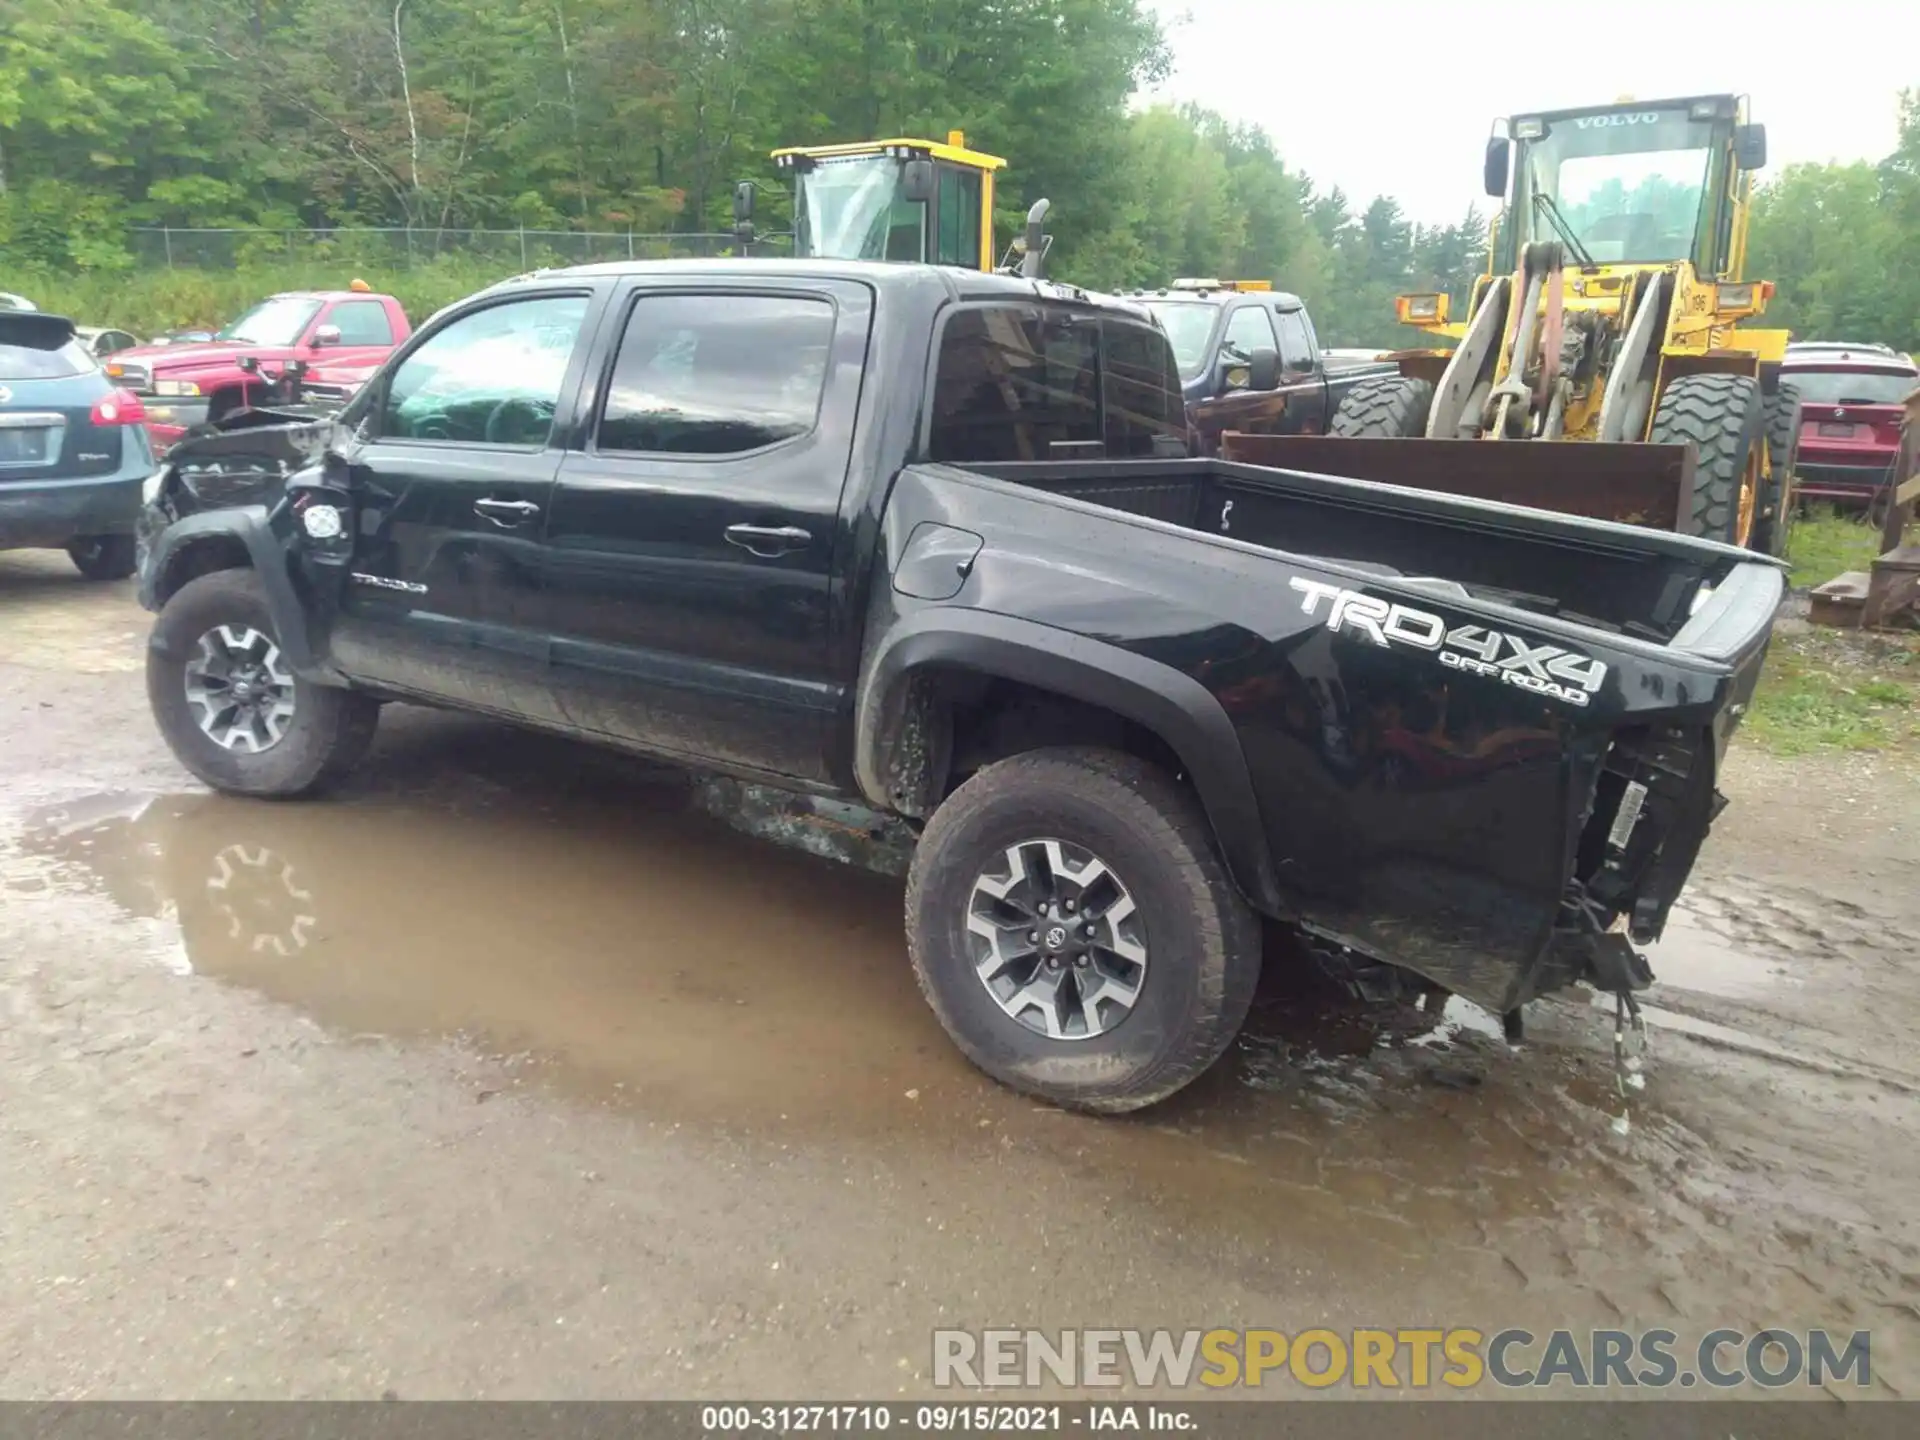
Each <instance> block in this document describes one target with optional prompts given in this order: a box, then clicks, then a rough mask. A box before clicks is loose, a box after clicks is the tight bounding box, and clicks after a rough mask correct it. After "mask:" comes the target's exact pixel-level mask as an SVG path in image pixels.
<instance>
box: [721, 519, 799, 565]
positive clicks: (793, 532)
mask: <svg viewBox="0 0 1920 1440" xmlns="http://www.w3.org/2000/svg"><path fill="white" fill-rule="evenodd" d="M727 543H728V544H731V545H738V546H739V547H740V548H741V549H742V550H745V551H746V552H747V553H748V554H749V555H758V556H760V557H761V558H762V559H763V560H771V559H773V557H774V556H776V555H784V554H786V553H787V552H788V551H789V550H798V549H799V548H800V547H801V546H803V545H810V544H812V543H813V535H812V533H811V532H810V531H806V530H802V529H801V528H800V527H799V526H798V525H729V526H727Z"/></svg>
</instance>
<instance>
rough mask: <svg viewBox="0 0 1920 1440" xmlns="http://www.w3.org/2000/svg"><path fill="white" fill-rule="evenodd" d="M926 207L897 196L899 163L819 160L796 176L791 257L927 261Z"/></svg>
mask: <svg viewBox="0 0 1920 1440" xmlns="http://www.w3.org/2000/svg"><path fill="white" fill-rule="evenodd" d="M926 223H927V207H926V206H925V205H922V204H919V203H917V202H915V201H912V200H907V199H905V198H903V197H902V196H901V194H900V162H899V161H898V160H891V159H888V158H887V157H886V156H884V155H862V156H859V157H857V158H855V159H851V160H822V161H820V162H819V163H818V164H817V165H815V166H814V168H813V169H811V170H809V171H807V172H806V173H804V174H802V175H801V176H800V182H799V189H798V193H797V194H796V196H795V198H794V210H793V228H794V253H795V254H797V255H804V256H817V257H822V258H826V259H831V260H909V261H917V260H922V259H924V258H925V257H926V247H925V243H924V240H923V238H922V232H923V231H924V230H925V228H926Z"/></svg>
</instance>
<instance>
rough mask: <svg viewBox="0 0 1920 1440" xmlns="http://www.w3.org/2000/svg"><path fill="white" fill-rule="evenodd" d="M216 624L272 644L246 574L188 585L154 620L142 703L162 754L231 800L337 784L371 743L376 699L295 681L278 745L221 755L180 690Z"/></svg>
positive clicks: (273, 634) (257, 588) (254, 585)
mask: <svg viewBox="0 0 1920 1440" xmlns="http://www.w3.org/2000/svg"><path fill="white" fill-rule="evenodd" d="M220 625H235V626H248V627H251V628H252V629H254V630H257V631H259V632H260V633H261V634H262V635H265V636H267V637H269V638H270V639H271V640H272V641H273V643H274V644H275V645H279V644H280V643H281V641H280V635H279V632H278V630H277V629H276V627H275V626H274V623H273V612H272V610H271V608H270V607H269V606H268V604H267V597H266V591H265V590H264V589H263V588H262V586H261V584H260V577H259V576H258V575H257V574H255V573H254V572H253V571H252V570H216V571H214V572H213V573H212V574H210V575H202V576H200V577H199V578H198V579H195V580H189V581H188V582H187V583H186V584H185V585H183V586H181V587H180V589H179V590H178V591H177V592H175V594H174V595H173V597H172V598H171V599H170V600H168V601H167V603H166V605H165V607H164V608H163V609H162V610H161V611H160V615H159V618H158V619H156V620H155V621H154V624H153V633H152V635H151V637H150V638H149V639H148V642H147V701H148V703H149V704H150V705H151V706H152V708H153V715H154V719H155V721H156V722H158V724H159V726H160V733H161V735H162V737H163V738H164V739H165V740H166V742H167V745H168V748H170V749H171V750H172V751H173V753H174V755H175V757H176V758H177V759H178V760H179V761H180V763H181V764H182V765H184V766H186V767H187V769H189V770H191V771H192V772H193V773H194V774H195V775H196V776H198V777H199V778H200V779H201V780H202V781H204V782H205V783H206V784H208V785H210V786H212V787H213V788H214V789H215V790H220V791H224V792H226V793H228V794H231V795H252V796H258V797H261V798H267V799H285V798H292V797H294V796H300V795H311V794H315V793H317V792H319V791H321V790H325V789H326V788H328V787H329V786H331V785H334V784H337V783H338V782H339V781H340V780H341V779H342V778H344V777H345V776H346V774H347V773H348V772H349V771H350V770H352V769H353V767H354V765H355V764H357V763H358V762H359V760H360V758H361V757H362V756H363V755H365V754H366V752H367V746H368V745H369V744H371V743H372V741H373V731H374V727H375V725H376V724H378V723H379V719H380V705H379V702H378V701H376V700H374V699H372V698H370V697H368V696H366V695H362V694H360V693H358V692H356V691H353V690H344V689H340V688H338V687H336V686H330V685H317V684H314V683H312V682H310V681H308V680H305V679H302V678H300V677H298V676H296V677H295V678H294V709H293V718H292V719H291V720H290V721H288V722H287V728H286V731H285V733H284V734H282V735H281V737H280V739H279V740H278V741H276V742H275V743H274V744H272V745H270V746H268V747H267V748H266V749H264V750H261V751H258V752H254V753H246V752H240V751H234V750H228V749H225V748H223V747H222V746H221V745H219V744H218V743H217V742H216V741H214V740H213V739H212V738H211V737H210V736H208V735H207V734H206V732H205V731H203V730H202V729H201V728H200V724H199V722H198V720H196V719H195V717H194V713H193V707H192V706H191V705H190V704H189V703H188V701H187V693H186V683H185V677H186V666H187V661H188V660H189V659H190V658H191V657H192V655H193V654H194V652H195V649H196V647H197V646H198V644H199V641H200V637H201V636H203V635H205V634H207V633H208V632H209V631H211V630H213V629H214V628H215V627H217V626H220Z"/></svg>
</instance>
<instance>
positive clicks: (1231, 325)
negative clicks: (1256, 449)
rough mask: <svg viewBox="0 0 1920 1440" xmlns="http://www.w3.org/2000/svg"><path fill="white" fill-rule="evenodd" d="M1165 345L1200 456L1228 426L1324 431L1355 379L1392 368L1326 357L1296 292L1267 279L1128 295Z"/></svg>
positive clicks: (1179, 285) (1180, 284)
mask: <svg viewBox="0 0 1920 1440" xmlns="http://www.w3.org/2000/svg"><path fill="white" fill-rule="evenodd" d="M1125 298H1126V299H1127V300H1129V301H1131V302H1133V303H1134V304H1138V305H1142V306H1145V307H1146V309H1147V310H1148V312H1149V313H1151V314H1152V315H1153V317H1154V319H1156V320H1158V321H1159V322H1160V327H1161V328H1162V329H1163V330H1165V331H1166V332H1167V338H1168V340H1169V341H1170V342H1171V343H1172V345H1173V356H1174V361H1175V363H1176V364H1177V365H1178V366H1179V368H1180V384H1181V389H1182V392H1183V393H1184V394H1185V396H1186V401H1187V415H1188V417H1189V418H1190V419H1191V420H1192V421H1193V429H1194V435H1195V438H1196V439H1197V441H1198V442H1199V448H1200V450H1201V451H1202V453H1204V454H1207V455H1217V454H1219V453H1220V437H1221V436H1222V435H1223V434H1225V433H1226V432H1227V431H1229V430H1240V431H1245V432H1247V433H1249V434H1255V435H1324V434H1326V433H1327V426H1328V425H1330V424H1331V423H1332V421H1333V415H1334V412H1335V411H1336V410H1338V409H1339V408H1340V402H1341V400H1343V399H1344V398H1346V394H1347V391H1349V390H1351V389H1352V388H1353V386H1354V384H1355V383H1356V382H1357V381H1360V380H1364V379H1366V378H1368V377H1369V376H1376V375H1394V374H1398V373H1399V372H1398V371H1397V370H1395V369H1394V367H1393V366H1392V365H1391V364H1389V363H1387V362H1384V361H1365V362H1360V361H1349V362H1347V363H1339V362H1335V361H1331V360H1330V357H1329V356H1328V353H1327V352H1326V351H1324V350H1322V349H1321V348H1320V341H1319V339H1318V337H1317V336H1316V335H1315V333H1314V329H1313V317H1312V316H1311V315H1309V314H1308V313H1307V307H1306V302H1304V301H1303V300H1301V298H1300V297H1299V296H1298V295H1290V294H1288V293H1287V292H1285V291H1283V290H1275V289H1274V288H1273V287H1272V286H1271V285H1269V284H1268V283H1267V282H1265V281H1254V280H1176V281H1174V283H1173V284H1172V285H1171V286H1170V287H1169V288H1167V289H1165V290H1136V291H1132V292H1130V293H1129V294H1128V295H1127V296H1126V297H1125Z"/></svg>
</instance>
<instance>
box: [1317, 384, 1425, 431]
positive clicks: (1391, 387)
mask: <svg viewBox="0 0 1920 1440" xmlns="http://www.w3.org/2000/svg"><path fill="white" fill-rule="evenodd" d="M1432 408H1433V382H1432V381H1429V380H1420V379H1417V378H1415V377H1414V376H1411V375H1383V376H1381V377H1380V378H1379V379H1377V380H1361V381H1358V382H1357V383H1356V384H1355V385H1354V387H1353V388H1352V389H1351V390H1349V391H1348V392H1347V395H1346V398H1345V399H1344V400H1342V401H1341V402H1340V408H1339V409H1338V410H1336V411H1334V412H1333V422H1332V423H1331V424H1330V425H1328V426H1327V433H1328V434H1329V435H1339V436H1342V437H1344V438H1346V439H1349V440H1410V439H1418V438H1419V437H1420V436H1422V435H1425V434H1426V433H1427V411H1428V410H1430V409H1432Z"/></svg>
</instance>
